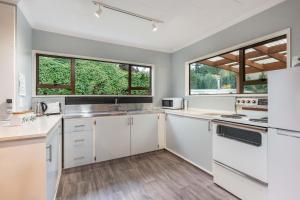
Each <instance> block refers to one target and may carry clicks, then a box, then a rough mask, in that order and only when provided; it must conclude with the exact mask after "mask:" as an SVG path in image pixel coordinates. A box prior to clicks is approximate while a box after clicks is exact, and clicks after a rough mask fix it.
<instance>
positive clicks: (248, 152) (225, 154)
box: [213, 121, 267, 183]
mask: <svg viewBox="0 0 300 200" xmlns="http://www.w3.org/2000/svg"><path fill="white" fill-rule="evenodd" d="M213 159H214V160H215V161H217V162H219V163H221V164H223V165H226V166H228V167H231V168H232V169H235V170H237V171H239V172H241V173H244V174H246V175H248V176H250V177H253V178H254V179H258V180H260V181H262V182H264V183H267V128H262V127H255V126H249V125H244V124H238V123H231V122H224V121H213Z"/></svg>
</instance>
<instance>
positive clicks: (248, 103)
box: [236, 97, 268, 108]
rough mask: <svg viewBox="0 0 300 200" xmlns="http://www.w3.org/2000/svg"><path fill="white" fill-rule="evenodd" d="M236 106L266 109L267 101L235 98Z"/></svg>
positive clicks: (265, 99) (264, 99) (263, 99)
mask: <svg viewBox="0 0 300 200" xmlns="http://www.w3.org/2000/svg"><path fill="white" fill-rule="evenodd" d="M236 105H237V106H243V107H265V108H267V107H268V99H267V98H253V97H249V98H237V99H236Z"/></svg>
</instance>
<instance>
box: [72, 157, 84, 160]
mask: <svg viewBox="0 0 300 200" xmlns="http://www.w3.org/2000/svg"><path fill="white" fill-rule="evenodd" d="M82 159H84V156H80V157H76V158H74V160H82Z"/></svg>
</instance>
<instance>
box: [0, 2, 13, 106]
mask: <svg viewBox="0 0 300 200" xmlns="http://www.w3.org/2000/svg"><path fill="white" fill-rule="evenodd" d="M15 16H16V8H15V6H13V5H9V4H5V3H1V2H0V71H1V73H0V85H1V86H2V87H1V92H0V102H1V103H3V102H5V100H6V99H13V98H14V91H15V90H14V84H15V83H14V73H15V72H14V68H15V65H14V61H15V55H14V54H15V46H16V45H15V38H14V37H15V31H16V30H15V27H16V23H15V22H16V18H15Z"/></svg>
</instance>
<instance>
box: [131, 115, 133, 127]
mask: <svg viewBox="0 0 300 200" xmlns="http://www.w3.org/2000/svg"><path fill="white" fill-rule="evenodd" d="M131 125H133V117H131Z"/></svg>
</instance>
